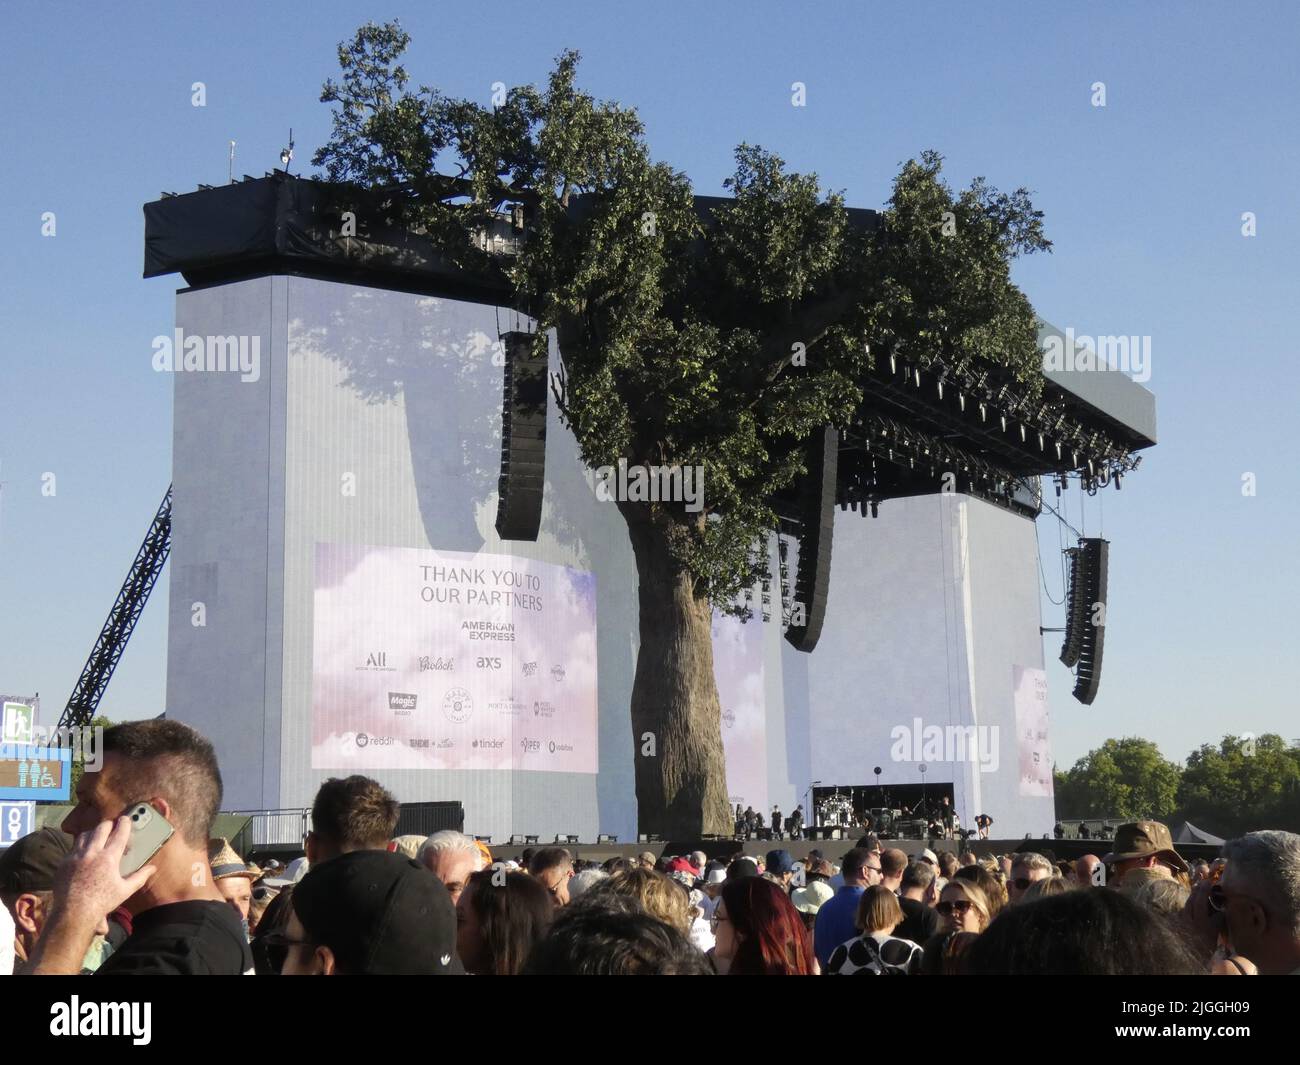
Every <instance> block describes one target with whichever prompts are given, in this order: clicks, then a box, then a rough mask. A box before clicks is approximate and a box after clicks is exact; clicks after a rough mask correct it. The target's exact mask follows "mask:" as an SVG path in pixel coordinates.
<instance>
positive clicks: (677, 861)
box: [668, 858, 700, 877]
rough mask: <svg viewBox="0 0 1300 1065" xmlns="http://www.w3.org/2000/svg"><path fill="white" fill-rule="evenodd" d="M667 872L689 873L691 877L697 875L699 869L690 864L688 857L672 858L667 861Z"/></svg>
mask: <svg viewBox="0 0 1300 1065" xmlns="http://www.w3.org/2000/svg"><path fill="white" fill-rule="evenodd" d="M668 872H669V873H690V875H691V876H692V877H698V876H699V875H700V871H699V870H698V869H696V868H695V866H693V865H692V864H691V860H690V859H689V858H674V859H673V860H672V861H671V862H669V863H668Z"/></svg>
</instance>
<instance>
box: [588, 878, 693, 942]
mask: <svg viewBox="0 0 1300 1065" xmlns="http://www.w3.org/2000/svg"><path fill="white" fill-rule="evenodd" d="M602 894H611V895H619V896H621V897H623V898H626V899H632V900H634V901H635V902H636V903H637V904H638V906H639V907H640V908H641V909H642V910H643V911H644V912H645V913H647V914H649V915H650V916H651V917H654V918H655V919H656V920H660V921H663V923H664V924H667V925H672V927H674V928H676V929H677V930H678V931H679V932H684V933H689V932H690V930H691V897H690V894H689V892H687V890H686V889H685V888H684V887H683V886H682V885H681V884H679V883H677V882H676V881H675V880H673V879H672V878H671V877H669V876H666V875H665V874H663V873H659V872H656V871H655V870H654V869H646V868H645V867H644V866H640V867H638V868H635V869H628V870H626V871H625V872H622V873H615V874H614V875H613V876H611V877H609V878H608V879H606V880H602V881H600V882H599V883H598V884H594V885H592V886H591V887H590V888H588V889H587V891H586V892H585V893H584V898H595V897H597V896H598V895H602Z"/></svg>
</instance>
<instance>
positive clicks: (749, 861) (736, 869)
mask: <svg viewBox="0 0 1300 1065" xmlns="http://www.w3.org/2000/svg"><path fill="white" fill-rule="evenodd" d="M742 876H758V862H756V861H754V859H753V858H744V857H742V858H737V859H736V860H735V861H734V862H732V863H731V864H730V865H729V866H727V879H728V880H739V879H740V878H741V877H742Z"/></svg>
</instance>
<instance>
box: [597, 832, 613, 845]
mask: <svg viewBox="0 0 1300 1065" xmlns="http://www.w3.org/2000/svg"><path fill="white" fill-rule="evenodd" d="M596 842H597V843H617V842H618V837H617V836H611V835H609V834H608V833H605V832H602V833H601V834H600V835H598V836H597V837H596Z"/></svg>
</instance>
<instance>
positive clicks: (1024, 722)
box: [1011, 666, 1053, 798]
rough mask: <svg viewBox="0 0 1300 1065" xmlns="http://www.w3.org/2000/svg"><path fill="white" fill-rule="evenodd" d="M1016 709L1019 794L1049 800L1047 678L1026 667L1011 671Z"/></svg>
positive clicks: (1051, 792)
mask: <svg viewBox="0 0 1300 1065" xmlns="http://www.w3.org/2000/svg"><path fill="white" fill-rule="evenodd" d="M1011 681H1012V684H1013V685H1014V692H1015V706H1016V741H1017V742H1016V746H1017V750H1018V752H1019V759H1020V794H1021V795H1023V796H1040V797H1043V798H1051V797H1052V794H1053V786H1052V745H1051V742H1050V741H1049V739H1048V736H1047V724H1048V714H1047V674H1046V673H1045V672H1044V671H1043V670H1041V669H1030V668H1028V667H1026V666H1012V667H1011Z"/></svg>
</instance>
